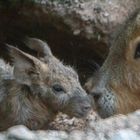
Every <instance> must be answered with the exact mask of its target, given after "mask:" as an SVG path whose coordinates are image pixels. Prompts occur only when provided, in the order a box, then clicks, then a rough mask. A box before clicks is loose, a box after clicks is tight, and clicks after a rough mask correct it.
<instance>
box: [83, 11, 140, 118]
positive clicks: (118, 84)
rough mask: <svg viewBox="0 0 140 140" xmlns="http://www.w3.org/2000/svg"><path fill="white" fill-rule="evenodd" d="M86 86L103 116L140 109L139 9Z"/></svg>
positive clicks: (123, 28) (116, 37) (116, 38)
mask: <svg viewBox="0 0 140 140" xmlns="http://www.w3.org/2000/svg"><path fill="white" fill-rule="evenodd" d="M85 87H86V89H87V90H88V91H89V93H90V94H91V95H92V96H93V98H94V100H95V104H96V109H97V112H98V113H99V114H100V115H101V117H103V118H106V117H109V116H111V115H113V114H118V113H122V114H126V113H129V112H132V111H135V110H136V109H139V108H140V12H137V13H135V15H133V16H132V17H131V18H130V19H129V20H128V21H127V22H126V23H125V24H124V25H123V26H122V27H121V28H120V29H119V30H118V32H117V34H116V35H115V38H114V40H113V42H112V46H111V48H110V51H109V54H108V57H107V59H106V60H105V62H104V64H103V65H102V67H101V68H100V70H99V71H98V72H97V73H95V74H94V76H93V77H92V78H90V79H89V81H88V82H87V83H86V84H85Z"/></svg>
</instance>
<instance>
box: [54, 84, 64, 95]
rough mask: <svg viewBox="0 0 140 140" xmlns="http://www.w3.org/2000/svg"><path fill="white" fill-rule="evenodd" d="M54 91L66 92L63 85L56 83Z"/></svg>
mask: <svg viewBox="0 0 140 140" xmlns="http://www.w3.org/2000/svg"><path fill="white" fill-rule="evenodd" d="M52 89H53V91H54V92H57V93H58V92H65V91H64V88H63V87H62V86H61V85H58V84H55V85H53V86H52Z"/></svg>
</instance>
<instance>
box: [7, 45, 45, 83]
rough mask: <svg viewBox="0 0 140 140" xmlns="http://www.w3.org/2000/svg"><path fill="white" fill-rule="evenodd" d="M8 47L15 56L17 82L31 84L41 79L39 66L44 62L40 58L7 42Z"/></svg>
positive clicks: (13, 56)
mask: <svg viewBox="0 0 140 140" xmlns="http://www.w3.org/2000/svg"><path fill="white" fill-rule="evenodd" d="M6 47H7V49H8V51H9V53H10V56H11V57H12V58H13V63H14V76H15V78H16V80H17V82H19V83H21V84H26V85H31V84H32V83H33V82H35V81H36V80H39V79H40V71H39V67H41V64H42V62H41V61H40V60H38V59H37V58H35V57H33V56H31V55H29V54H27V53H24V52H23V51H21V50H19V49H17V48H15V47H13V46H11V45H8V44H6ZM46 66H47V65H46Z"/></svg>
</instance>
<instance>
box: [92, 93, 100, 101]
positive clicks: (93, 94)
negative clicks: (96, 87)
mask: <svg viewBox="0 0 140 140" xmlns="http://www.w3.org/2000/svg"><path fill="white" fill-rule="evenodd" d="M91 94H92V96H93V98H94V100H95V101H98V100H99V99H100V97H101V96H102V93H100V92H93V93H91Z"/></svg>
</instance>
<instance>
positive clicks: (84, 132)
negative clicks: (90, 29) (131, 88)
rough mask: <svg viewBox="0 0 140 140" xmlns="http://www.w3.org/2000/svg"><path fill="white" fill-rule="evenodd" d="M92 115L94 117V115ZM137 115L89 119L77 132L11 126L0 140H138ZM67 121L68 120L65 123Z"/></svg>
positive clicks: (136, 113)
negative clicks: (31, 129)
mask: <svg viewBox="0 0 140 140" xmlns="http://www.w3.org/2000/svg"><path fill="white" fill-rule="evenodd" d="M93 114H94V115H95V113H93ZM139 115H140V110H138V111H136V112H134V113H130V114H128V115H117V116H113V117H110V118H107V119H100V118H98V119H89V120H88V121H89V122H87V124H86V125H84V126H85V128H84V129H79V130H78V129H77V128H76V127H75V129H70V130H71V131H69V132H68V131H62V130H61V126H60V129H59V128H58V129H59V130H44V131H43V130H37V131H30V130H29V129H28V128H26V127H25V126H22V125H20V126H13V127H11V128H9V129H8V130H7V131H5V132H1V133H0V140H139V139H140V122H139ZM60 116H61V117H60V118H61V119H62V118H63V117H64V118H67V117H66V115H65V114H64V116H63V115H62V114H61V115H60ZM96 117H97V116H96ZM57 120H59V119H57ZM73 120H74V119H73ZM68 121H69V119H67V121H66V123H68ZM70 122H71V120H70ZM130 122H131V123H130ZM70 124H71V123H70ZM63 125H64V126H65V123H64V124H63ZM58 127H59V125H58ZM70 127H73V126H70ZM70 127H69V128H70Z"/></svg>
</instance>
